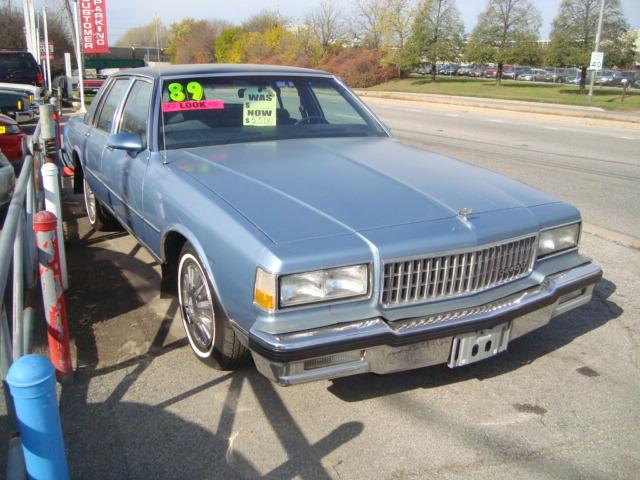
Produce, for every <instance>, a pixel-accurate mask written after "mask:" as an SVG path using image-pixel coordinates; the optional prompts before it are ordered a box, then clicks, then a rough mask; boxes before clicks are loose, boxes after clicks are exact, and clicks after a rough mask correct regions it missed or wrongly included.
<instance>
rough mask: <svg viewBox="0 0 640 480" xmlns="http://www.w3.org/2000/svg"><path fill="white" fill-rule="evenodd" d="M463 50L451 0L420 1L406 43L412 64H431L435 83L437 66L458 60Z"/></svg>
mask: <svg viewBox="0 0 640 480" xmlns="http://www.w3.org/2000/svg"><path fill="white" fill-rule="evenodd" d="M463 46H464V23H463V22H462V19H461V17H460V11H459V10H458V8H457V7H456V1H455V0H423V1H422V3H420V5H419V6H418V10H417V11H416V16H415V20H414V24H413V33H412V35H411V38H410V39H409V47H408V48H409V49H410V50H411V51H412V53H413V56H414V58H415V62H416V63H420V62H425V61H426V62H430V63H431V78H432V80H433V81H435V79H436V63H437V62H453V61H456V60H458V58H459V57H460V54H461V53H462V49H463Z"/></svg>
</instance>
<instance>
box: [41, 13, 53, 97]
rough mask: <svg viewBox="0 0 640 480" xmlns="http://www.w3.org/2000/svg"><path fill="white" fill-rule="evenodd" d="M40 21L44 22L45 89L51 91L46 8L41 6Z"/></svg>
mask: <svg viewBox="0 0 640 480" xmlns="http://www.w3.org/2000/svg"><path fill="white" fill-rule="evenodd" d="M42 23H44V54H45V60H44V61H45V63H46V64H47V89H48V90H49V91H51V60H50V59H49V30H48V27H47V9H46V8H45V7H42Z"/></svg>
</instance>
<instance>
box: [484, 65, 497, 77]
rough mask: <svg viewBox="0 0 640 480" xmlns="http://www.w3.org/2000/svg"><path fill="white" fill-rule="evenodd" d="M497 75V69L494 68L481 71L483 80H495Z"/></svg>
mask: <svg viewBox="0 0 640 480" xmlns="http://www.w3.org/2000/svg"><path fill="white" fill-rule="evenodd" d="M497 75H498V69H497V68H496V67H489V68H485V69H483V71H482V76H483V77H484V78H496V76H497Z"/></svg>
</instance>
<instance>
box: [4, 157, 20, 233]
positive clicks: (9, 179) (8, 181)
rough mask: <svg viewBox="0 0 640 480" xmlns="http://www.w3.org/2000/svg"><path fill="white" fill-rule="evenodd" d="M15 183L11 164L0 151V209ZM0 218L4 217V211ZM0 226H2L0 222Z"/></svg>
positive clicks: (6, 201) (5, 203)
mask: <svg viewBox="0 0 640 480" xmlns="http://www.w3.org/2000/svg"><path fill="white" fill-rule="evenodd" d="M15 184H16V175H15V172H14V169H13V166H12V165H11V163H10V162H9V160H7V157H5V156H4V154H3V153H2V151H0V209H2V210H4V209H5V208H6V207H7V204H8V203H9V202H10V201H11V196H12V195H13V190H14V188H15ZM0 218H4V212H2V217H0ZM0 228H2V225H1V224H0Z"/></svg>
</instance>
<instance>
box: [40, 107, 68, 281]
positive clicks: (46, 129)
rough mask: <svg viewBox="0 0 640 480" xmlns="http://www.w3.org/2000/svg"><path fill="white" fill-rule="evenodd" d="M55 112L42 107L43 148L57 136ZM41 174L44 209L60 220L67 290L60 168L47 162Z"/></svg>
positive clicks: (41, 137)
mask: <svg viewBox="0 0 640 480" xmlns="http://www.w3.org/2000/svg"><path fill="white" fill-rule="evenodd" d="M53 110H54V107H53V105H50V104H41V105H40V125H41V127H40V128H41V130H40V139H41V141H42V145H43V147H44V144H45V142H46V141H47V140H51V139H54V138H55V135H56V131H55V126H54V121H53ZM45 155H47V152H46V151H45ZM40 173H41V175H42V186H43V189H44V208H45V210H47V211H48V212H51V213H53V214H54V215H55V216H56V217H57V218H58V224H57V229H58V250H59V251H60V271H61V274H62V285H63V287H64V289H65V290H66V289H67V288H68V287H69V280H68V277H67V255H66V253H65V246H64V232H63V230H62V200H61V198H62V197H61V196H60V179H59V173H58V167H57V166H56V164H55V163H49V162H46V163H44V164H43V165H42V167H40Z"/></svg>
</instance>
